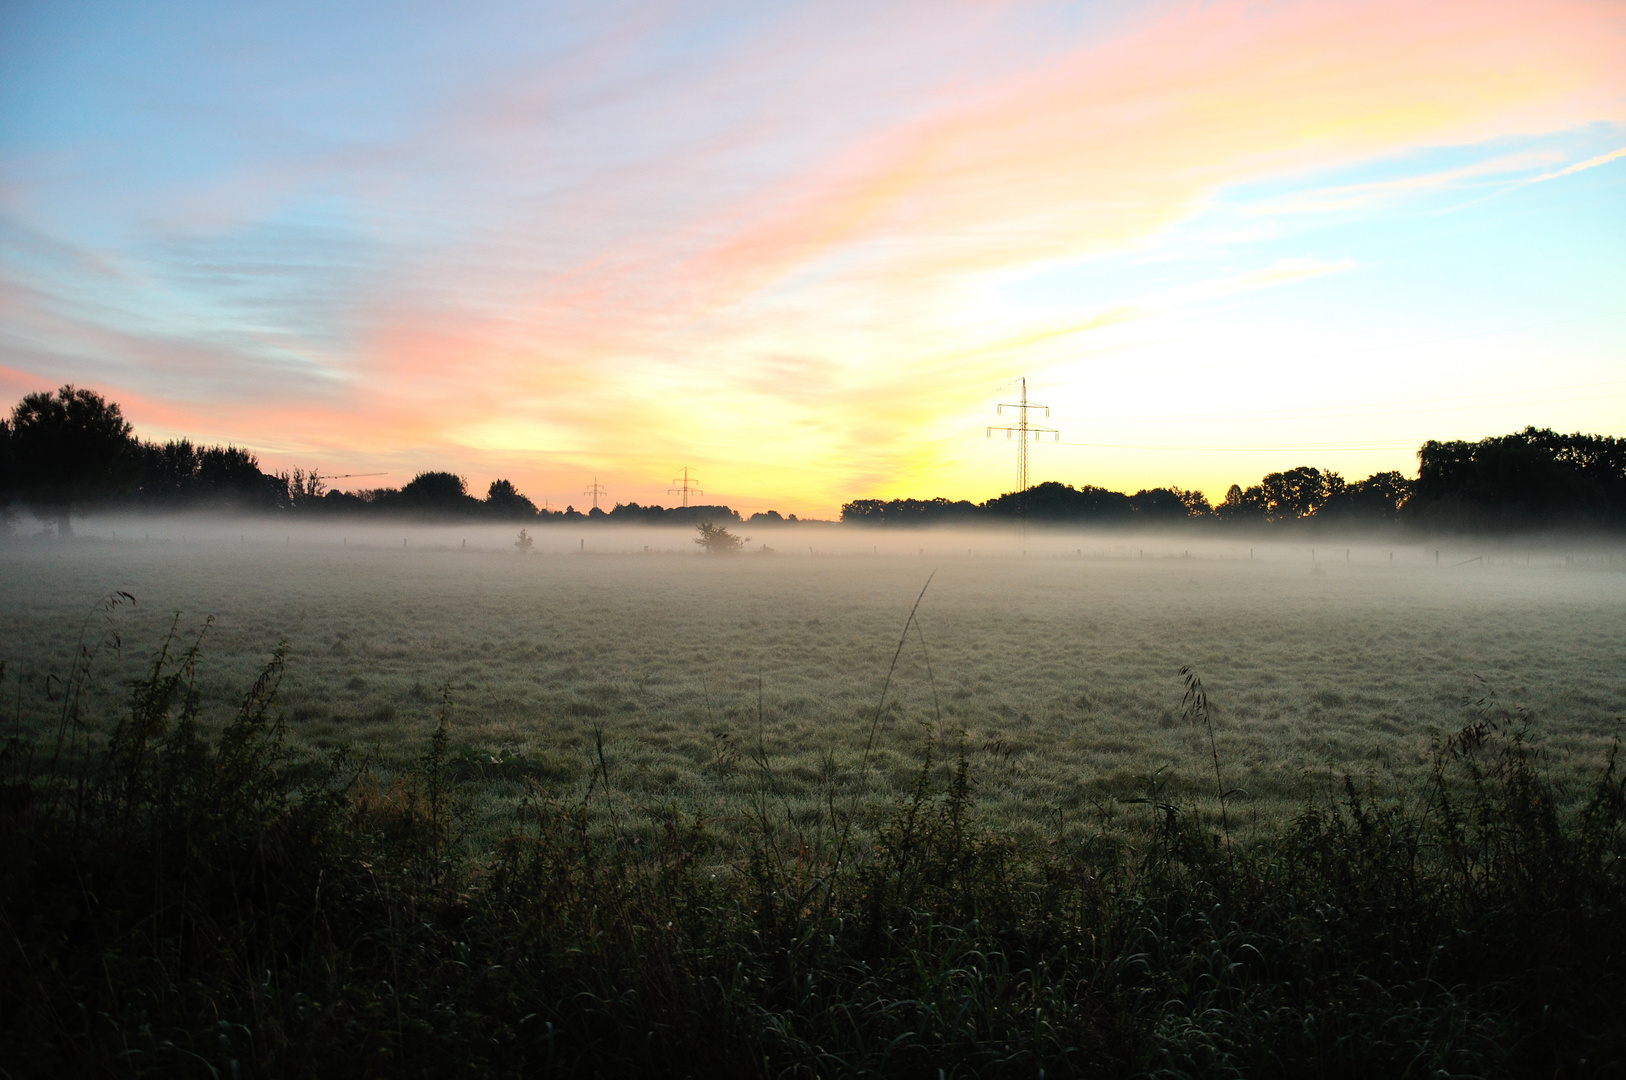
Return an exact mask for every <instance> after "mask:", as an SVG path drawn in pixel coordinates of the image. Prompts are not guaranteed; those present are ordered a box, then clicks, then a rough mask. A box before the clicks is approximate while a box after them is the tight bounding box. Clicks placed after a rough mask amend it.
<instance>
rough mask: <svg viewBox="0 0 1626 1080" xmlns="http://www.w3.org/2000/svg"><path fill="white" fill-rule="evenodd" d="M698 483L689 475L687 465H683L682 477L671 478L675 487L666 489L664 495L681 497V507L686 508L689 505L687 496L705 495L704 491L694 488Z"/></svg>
mask: <svg viewBox="0 0 1626 1080" xmlns="http://www.w3.org/2000/svg"><path fill="white" fill-rule="evenodd" d="M699 482H700V481H698V480H697V479H695V478H694V477H692V476H690V475H689V467H688V466H687V465H685V466H683V475H682V476H674V477H672V483H674V484H676V485H677V486H676V487H669V488H667V489H666V493H667V494H668V495H681V496H682V499H683V505H684V506H688V505H689V496H690V495H704V494H705V492H704V491H701V490H700V489H699V488H698V487H696V486H695V485H696V484H698V483H699Z"/></svg>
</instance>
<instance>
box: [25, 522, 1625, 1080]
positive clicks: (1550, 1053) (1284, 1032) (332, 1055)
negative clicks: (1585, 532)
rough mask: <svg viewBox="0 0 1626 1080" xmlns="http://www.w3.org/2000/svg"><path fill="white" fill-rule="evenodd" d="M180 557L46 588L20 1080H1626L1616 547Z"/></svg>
mask: <svg viewBox="0 0 1626 1080" xmlns="http://www.w3.org/2000/svg"><path fill="white" fill-rule="evenodd" d="M168 524H171V525H178V526H180V527H181V528H184V530H185V531H184V532H182V531H180V529H175V530H174V531H173V532H172V533H166V532H164V531H162V530H161V529H158V528H153V527H152V526H155V525H157V522H153V521H148V522H131V521H128V520H127V521H124V522H120V523H117V527H116V528H115V527H114V524H113V523H108V524H107V525H106V529H105V534H104V535H101V536H97V535H95V534H92V535H91V536H89V537H87V538H86V539H83V540H80V541H77V542H75V543H73V544H69V545H60V544H54V543H45V542H43V541H37V540H21V541H16V542H13V543H12V544H9V545H7V546H5V547H4V548H0V590H3V592H0V601H3V603H0V619H3V620H4V621H3V623H0V645H3V653H4V659H5V662H6V666H5V670H4V679H5V682H4V688H5V699H6V701H7V704H8V706H10V711H11V713H12V715H11V718H10V719H11V723H10V724H9V725H8V726H9V728H10V730H9V732H8V733H7V734H6V737H5V740H4V742H3V743H0V929H3V931H4V939H3V940H4V942H5V945H4V947H3V948H0V1074H3V1075H7V1076H33V1075H40V1076H45V1075H98V1076H102V1075H129V1076H166V1077H168V1076H196V1077H206V1076H207V1077H220V1076H225V1075H231V1076H264V1077H275V1076H295V1075H297V1076H354V1075H370V1076H414V1077H427V1076H450V1075H465V1074H466V1075H482V1076H487V1075H489V1076H513V1077H528V1076H584V1075H592V1076H646V1075H655V1074H660V1075H674V1076H695V1077H700V1076H706V1077H713V1076H730V1077H735V1076H737V1077H775V1078H779V1077H787V1078H788V1077H813V1076H855V1077H856V1076H908V1077H922V1078H927V1080H929V1078H931V1077H938V1078H940V1080H941V1078H945V1077H970V1076H1034V1075H1039V1076H1064V1075H1077V1076H1123V1077H1183V1076H1189V1077H1207V1076H1280V1077H1292V1076H1302V1075H1307V1074H1309V1073H1311V1072H1314V1073H1316V1074H1317V1075H1328V1076H1350V1077H1369V1076H1370V1077H1376V1076H1410V1075H1416V1076H1444V1075H1474V1076H1509V1077H1513V1076H1528V1075H1556V1076H1567V1075H1577V1076H1587V1075H1598V1076H1610V1075H1618V1074H1619V1070H1620V1068H1621V1066H1622V1063H1623V1062H1626V1037H1623V1036H1622V1034H1621V1032H1620V1025H1619V1015H1620V1010H1621V1009H1622V1008H1626V968H1623V966H1622V960H1621V958H1622V957H1623V956H1626V919H1622V918H1621V914H1622V911H1623V909H1626V873H1623V872H1622V871H1623V868H1626V778H1623V776H1622V774H1621V770H1620V769H1619V768H1618V767H1617V762H1616V745H1615V739H1614V736H1615V733H1616V731H1617V719H1616V718H1617V717H1618V716H1619V715H1620V713H1621V711H1622V704H1623V697H1626V685H1623V666H1622V664H1621V663H1620V658H1621V657H1622V655H1623V645H1626V619H1623V611H1626V604H1623V603H1622V600H1623V590H1622V582H1623V580H1626V579H1623V575H1622V573H1621V560H1620V557H1619V553H1618V552H1616V551H1613V550H1610V549H1608V548H1603V547H1593V548H1590V549H1589V548H1586V547H1584V546H1582V545H1579V544H1575V545H1566V544H1549V545H1548V546H1544V547H1536V546H1533V545H1531V546H1522V547H1521V546H1515V545H1503V546H1501V547H1485V548H1479V549H1476V550H1467V551H1463V550H1448V549H1445V548H1443V547H1442V548H1440V549H1439V550H1438V553H1437V554H1436V550H1435V549H1434V548H1433V547H1432V546H1430V547H1428V548H1421V547H1410V548H1403V547H1394V548H1390V547H1388V546H1385V545H1380V544H1375V543H1371V542H1368V543H1366V544H1364V545H1360V544H1357V543H1355V542H1353V541H1350V542H1348V543H1346V544H1343V545H1337V544H1329V543H1328V539H1327V538H1326V537H1325V536H1318V537H1315V538H1314V539H1313V546H1314V551H1313V552H1312V550H1311V546H1312V541H1311V540H1310V538H1301V539H1302V540H1304V541H1305V542H1304V543H1291V542H1286V541H1283V540H1282V539H1281V538H1280V537H1278V538H1277V539H1276V542H1274V543H1270V544H1266V543H1263V542H1260V541H1255V542H1253V544H1252V547H1251V550H1250V548H1249V546H1248V541H1246V540H1241V541H1238V540H1237V539H1236V538H1235V537H1229V538H1216V537H1212V536H1208V537H1204V536H1203V535H1201V534H1185V535H1177V534H1166V535H1163V536H1126V535H1121V534H1120V535H1095V536H1088V535H1083V534H1061V533H1054V534H1042V533H1038V532H1035V533H1033V534H1031V535H1028V536H1020V535H1015V534H1010V533H1006V534H995V533H984V534H954V533H935V532H934V533H919V534H906V533H869V532H863V531H849V530H840V529H833V528H827V529H797V530H794V531H790V530H786V531H784V532H782V533H777V534H774V535H772V536H770V538H769V543H768V546H771V547H777V548H778V549H779V550H778V551H775V552H771V553H770V552H766V551H763V550H761V548H762V546H763V545H762V543H761V540H760V538H759V540H758V541H757V544H756V547H757V550H756V552H755V553H753V554H740V555H737V556H729V557H708V556H702V555H697V554H694V553H692V552H691V551H688V550H685V544H686V543H687V541H688V539H689V536H688V534H687V533H676V534H674V533H638V532H626V533H616V532H611V531H608V530H595V531H593V532H591V533H588V534H586V535H575V536H571V535H564V534H546V533H545V534H543V535H542V536H540V537H538V538H537V539H536V543H535V545H534V549H533V550H532V551H530V552H529V553H521V552H519V551H517V550H515V548H514V546H513V544H512V541H511V539H510V538H509V536H508V535H507V533H506V530H488V531H484V532H469V533H467V534H464V532H463V531H462V530H452V529H444V528H442V529H432V528H420V529H415V530H408V531H406V532H405V533H404V534H403V533H402V532H401V531H400V530H392V531H390V532H388V533H386V532H385V531H384V530H381V529H375V530H374V531H372V532H370V533H363V532H361V531H360V530H356V531H352V532H347V533H342V534H334V533H332V532H331V531H314V530H313V531H308V532H305V533H303V534H294V533H284V535H283V536H282V537H281V538H280V539H281V542H280V543H279V542H278V538H277V537H275V536H268V535H265V532H264V530H263V528H262V530H261V531H260V532H259V533H254V532H251V529H250V526H249V524H248V523H246V522H245V523H242V524H239V525H237V526H236V527H235V528H232V527H230V526H229V524H228V523H223V522H219V521H216V522H212V523H211V522H201V521H196V520H193V521H187V522H173V523H168ZM143 525H145V526H148V527H146V528H143V527H142V526H143ZM86 531H87V532H89V531H90V530H86ZM115 534H116V535H115ZM183 537H184V540H183ZM792 539H794V540H795V542H796V544H797V547H798V548H800V547H805V548H806V549H807V550H806V552H805V554H804V553H802V552H801V551H800V550H797V549H795V548H793V547H792V545H791V543H790V541H791V540H792ZM1391 553H1392V556H1391ZM928 583H929V584H928ZM109 597H111V598H112V599H111V600H104V598H109ZM177 612H178V613H179V614H177ZM911 613H912V615H911ZM206 624H207V630H206V631H204V630H202V628H203V627H204V626H205V625H206ZM172 632H173V634H174V636H173V637H170V636H169V635H171V633H172ZM200 634H201V637H200ZM166 641H167V645H166V644H165V642H166ZM160 650H162V652H160ZM1182 669H1184V671H1182ZM1222 791H1223V792H1225V803H1226V805H1224V806H1223V807H1222V806H1221V804H1220V800H1219V798H1218V795H1219V793H1220V792H1222Z"/></svg>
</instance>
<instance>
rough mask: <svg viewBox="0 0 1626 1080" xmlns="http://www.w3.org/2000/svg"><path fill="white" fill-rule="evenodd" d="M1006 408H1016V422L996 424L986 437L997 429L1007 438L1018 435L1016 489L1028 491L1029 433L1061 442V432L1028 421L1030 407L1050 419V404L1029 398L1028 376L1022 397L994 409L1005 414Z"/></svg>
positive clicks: (1036, 438) (998, 413)
mask: <svg viewBox="0 0 1626 1080" xmlns="http://www.w3.org/2000/svg"><path fill="white" fill-rule="evenodd" d="M1006 409H1015V410H1016V423H1014V424H1004V425H1000V424H995V425H993V426H992V427H990V428H989V429H988V434H987V436H986V437H987V438H990V439H991V438H993V436H994V432H996V431H1003V432H1004V433H1005V438H1007V439H1009V438H1011V437H1012V436H1015V437H1016V490H1017V491H1019V492H1021V491H1026V490H1027V489H1028V433H1029V432H1032V433H1033V441H1034V442H1038V441H1039V440H1040V439H1042V438H1044V437H1045V436H1046V435H1054V436H1055V441H1056V442H1061V432H1059V431H1057V430H1056V429H1055V428H1052V427H1044V426H1042V425H1040V424H1030V423H1028V410H1029V409H1043V410H1044V416H1045V419H1046V420H1048V419H1050V406H1048V405H1040V404H1039V403H1038V402H1036V401H1029V400H1028V380H1027V377H1026V376H1024V377H1023V378H1022V397H1021V399H1020V400H1017V401H1002V402H1000V403H999V405H998V406H997V407H996V408H995V410H994V412H995V415H998V416H1004V415H1005V410H1006Z"/></svg>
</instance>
